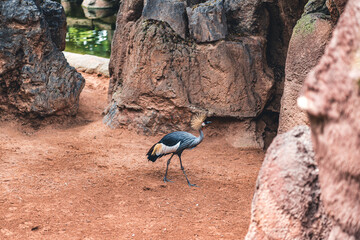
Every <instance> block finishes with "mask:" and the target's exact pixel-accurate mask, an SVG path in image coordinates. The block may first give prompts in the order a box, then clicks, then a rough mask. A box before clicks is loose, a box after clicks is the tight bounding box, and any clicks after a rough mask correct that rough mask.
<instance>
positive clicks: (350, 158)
mask: <svg viewBox="0 0 360 240" xmlns="http://www.w3.org/2000/svg"><path fill="white" fill-rule="evenodd" d="M359 49H360V2H359V1H357V0H349V1H348V3H347V5H346V8H345V10H344V12H343V14H342V15H341V16H340V18H339V20H338V23H337V25H336V28H335V30H334V32H333V37H332V39H331V41H330V43H329V44H328V46H327V47H326V50H325V54H324V55H323V57H322V58H321V59H320V62H319V63H318V65H317V66H316V67H315V68H314V69H313V70H312V71H311V72H310V73H309V75H308V77H307V78H306V80H305V83H304V88H303V90H302V93H301V96H300V98H299V99H298V104H299V106H300V107H301V108H302V109H303V110H305V111H306V112H307V113H308V114H309V116H310V124H311V129H312V137H313V142H314V149H315V153H316V158H317V162H318V166H319V180H320V184H321V192H322V193H321V194H322V195H321V197H322V200H323V202H324V206H325V210H326V212H327V214H328V215H329V216H331V218H332V219H333V221H334V222H335V223H336V227H335V228H334V229H333V231H332V232H331V234H330V238H329V239H360V207H359V206H360V198H359V193H360V178H359V176H360V158H359V156H360V107H359V106H360V95H359V92H360V81H359V79H360V51H359Z"/></svg>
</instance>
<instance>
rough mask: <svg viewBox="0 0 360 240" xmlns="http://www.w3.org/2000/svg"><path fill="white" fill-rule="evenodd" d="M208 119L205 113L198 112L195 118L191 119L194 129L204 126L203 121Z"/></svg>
mask: <svg viewBox="0 0 360 240" xmlns="http://www.w3.org/2000/svg"><path fill="white" fill-rule="evenodd" d="M205 119H206V114H205V113H200V114H196V115H195V116H194V117H193V119H192V120H191V127H192V129H194V130H199V129H200V128H201V126H202V123H203V122H204V121H205Z"/></svg>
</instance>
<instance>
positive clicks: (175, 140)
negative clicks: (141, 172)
mask: <svg viewBox="0 0 360 240" xmlns="http://www.w3.org/2000/svg"><path fill="white" fill-rule="evenodd" d="M208 123H210V122H204V124H203V125H202V126H205V125H206V124H208ZM199 133H200V135H199V136H198V137H196V136H194V135H193V134H191V133H188V132H183V131H178V132H172V133H169V134H167V135H165V136H164V137H163V138H162V139H161V140H160V141H159V142H158V143H156V144H154V145H153V146H152V147H151V148H150V150H149V151H148V153H147V156H148V159H149V161H152V162H155V161H156V159H158V158H160V157H162V156H164V155H168V154H172V155H171V157H170V158H169V159H168V161H167V164H166V172H165V176H164V182H171V181H170V180H169V179H168V178H167V172H168V168H169V164H170V161H171V159H172V157H173V156H174V155H175V154H176V155H178V157H179V160H180V167H181V170H182V171H183V173H184V175H185V178H186V180H187V182H188V184H189V186H196V185H195V184H191V183H190V181H189V179H188V178H187V176H186V173H185V170H184V167H183V165H182V161H181V154H182V152H183V151H184V150H185V149H192V148H194V147H196V146H197V145H199V144H200V143H201V142H202V140H203V139H204V133H203V131H202V130H201V128H200V129H199Z"/></svg>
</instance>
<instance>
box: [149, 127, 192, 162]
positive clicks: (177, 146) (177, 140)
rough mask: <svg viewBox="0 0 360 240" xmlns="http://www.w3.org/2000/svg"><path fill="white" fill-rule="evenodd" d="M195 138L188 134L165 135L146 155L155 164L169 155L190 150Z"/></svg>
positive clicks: (179, 132)
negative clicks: (158, 159)
mask: <svg viewBox="0 0 360 240" xmlns="http://www.w3.org/2000/svg"><path fill="white" fill-rule="evenodd" d="M195 139H196V137H195V136H194V135H192V134H191V133H188V132H182V131H178V132H172V133H169V134H167V135H165V136H164V137H163V138H162V139H161V140H160V141H159V142H158V143H156V144H154V145H153V146H152V147H151V148H150V150H149V151H148V153H147V154H146V155H147V156H148V159H149V160H150V161H153V162H155V161H156V159H157V158H159V157H162V156H164V155H166V154H169V153H175V152H179V151H182V150H184V149H185V148H191V147H192V145H193V142H194V140H195Z"/></svg>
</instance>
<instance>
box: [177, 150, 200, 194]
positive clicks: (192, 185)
mask: <svg viewBox="0 0 360 240" xmlns="http://www.w3.org/2000/svg"><path fill="white" fill-rule="evenodd" d="M178 156H179V159H180V167H181V170H182V171H183V173H184V175H185V178H186V181H187V182H188V184H189V186H190V187H197V185H196V184H191V183H190V181H189V179H188V177H187V176H186V173H185V169H184V167H183V165H182V162H181V154H179V155H178Z"/></svg>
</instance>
